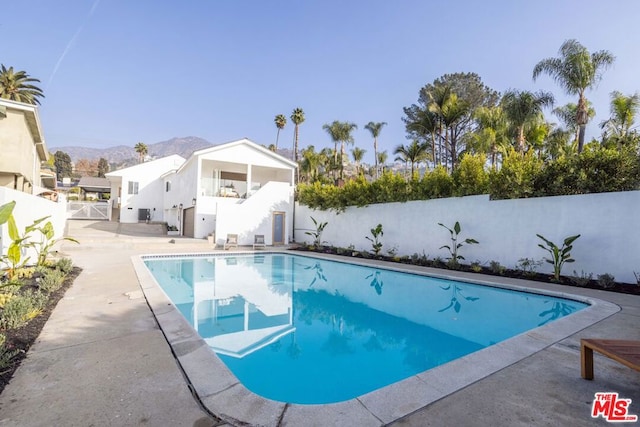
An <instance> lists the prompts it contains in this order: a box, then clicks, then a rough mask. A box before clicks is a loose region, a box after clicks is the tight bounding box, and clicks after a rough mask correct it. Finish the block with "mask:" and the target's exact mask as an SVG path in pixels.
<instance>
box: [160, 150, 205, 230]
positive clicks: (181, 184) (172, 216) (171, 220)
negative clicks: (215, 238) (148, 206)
mask: <svg viewBox="0 0 640 427" xmlns="http://www.w3.org/2000/svg"><path fill="white" fill-rule="evenodd" d="M198 163H199V162H198V161H197V159H190V160H189V162H188V163H185V164H184V166H183V168H181V169H180V171H179V173H172V174H169V175H167V176H165V177H164V180H163V181H164V183H165V184H164V185H165V187H163V188H162V192H163V193H162V194H164V208H165V215H166V218H165V221H166V222H167V223H168V224H169V225H175V226H177V227H178V230H180V233H181V234H182V212H180V210H179V209H175V208H173V206H180V204H182V206H183V207H184V208H189V207H191V206H192V205H193V199H194V198H195V199H196V203H197V202H198V199H197V195H198ZM167 181H170V182H171V188H170V191H165V190H166V182H167ZM195 221H196V227H197V225H198V206H197V205H196V219H195ZM205 236H206V234H205ZM199 237H202V236H199Z"/></svg>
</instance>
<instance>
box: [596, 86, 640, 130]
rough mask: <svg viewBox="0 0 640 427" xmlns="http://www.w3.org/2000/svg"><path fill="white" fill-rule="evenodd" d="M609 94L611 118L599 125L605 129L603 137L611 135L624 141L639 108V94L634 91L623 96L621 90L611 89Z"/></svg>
mask: <svg viewBox="0 0 640 427" xmlns="http://www.w3.org/2000/svg"><path fill="white" fill-rule="evenodd" d="M610 96H611V118H610V119H609V120H605V121H604V122H602V123H601V124H600V127H601V128H603V129H605V135H604V137H603V139H606V138H607V137H608V136H609V135H611V136H613V137H615V138H616V139H618V140H619V141H624V140H625V139H626V138H627V137H628V136H629V133H630V132H631V128H632V126H633V125H634V123H635V118H636V115H637V114H638V110H639V109H640V95H638V94H637V93H634V94H633V95H629V96H625V95H623V94H622V93H621V92H618V91H613V92H611V95H610Z"/></svg>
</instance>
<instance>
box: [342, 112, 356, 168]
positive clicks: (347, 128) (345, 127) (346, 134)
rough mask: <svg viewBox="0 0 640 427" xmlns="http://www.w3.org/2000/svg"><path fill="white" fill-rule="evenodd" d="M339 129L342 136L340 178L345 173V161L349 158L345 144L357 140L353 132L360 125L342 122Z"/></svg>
mask: <svg viewBox="0 0 640 427" xmlns="http://www.w3.org/2000/svg"><path fill="white" fill-rule="evenodd" d="M338 129H339V132H338V135H339V137H340V138H339V141H340V164H341V165H340V178H342V177H343V176H342V175H343V173H344V163H345V161H348V160H349V159H348V158H347V156H346V152H345V145H346V144H353V143H354V142H355V141H354V139H353V135H352V133H353V131H354V130H356V129H358V125H357V124H355V123H350V122H340V125H339V127H338Z"/></svg>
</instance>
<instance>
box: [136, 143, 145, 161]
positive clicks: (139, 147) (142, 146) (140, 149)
mask: <svg viewBox="0 0 640 427" xmlns="http://www.w3.org/2000/svg"><path fill="white" fill-rule="evenodd" d="M134 149H135V150H136V153H138V156H139V157H140V163H142V162H144V156H146V155H147V153H148V152H149V148H147V144H145V143H144V142H138V143H137V144H136V145H135V147H134Z"/></svg>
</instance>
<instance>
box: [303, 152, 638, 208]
mask: <svg viewBox="0 0 640 427" xmlns="http://www.w3.org/2000/svg"><path fill="white" fill-rule="evenodd" d="M639 189H640V156H638V153H637V152H636V151H635V150H634V149H633V148H622V149H620V150H618V149H612V148H602V147H600V146H587V147H585V151H583V152H582V153H581V154H580V155H579V156H572V157H564V158H561V159H558V160H556V161H553V162H548V163H545V162H544V161H543V160H541V159H540V158H538V157H537V155H536V154H535V153H534V152H533V151H529V152H528V153H526V154H524V155H522V154H520V153H518V152H516V151H515V150H510V151H509V152H507V153H506V154H505V155H504V158H503V161H502V166H501V168H500V170H498V171H489V172H488V171H487V170H486V158H485V156H484V155H464V156H463V157H462V158H461V160H460V164H459V165H458V167H457V168H456V170H455V171H454V173H453V174H452V175H449V173H448V172H447V171H446V169H445V168H444V167H442V166H438V167H436V168H435V169H434V170H433V171H430V172H427V173H425V174H424V176H423V177H422V178H419V177H418V174H417V173H416V174H414V176H413V177H412V178H411V179H409V180H407V179H406V178H405V177H404V176H402V175H401V174H394V173H393V172H385V173H384V174H383V175H382V176H381V177H380V178H379V179H378V180H376V181H373V182H368V181H366V180H365V179H364V178H362V177H359V178H357V179H354V180H351V181H348V182H346V183H345V184H344V186H342V187H337V186H335V185H330V184H321V183H318V182H316V183H313V184H300V185H299V186H298V194H297V196H298V201H299V202H300V204H302V205H306V206H309V207H310V208H313V209H320V210H330V209H332V210H336V211H338V212H341V211H344V210H345V209H346V208H347V207H348V206H359V207H362V206H367V205H370V204H374V203H391V202H406V201H409V200H427V199H437V198H442V197H452V196H468V195H474V194H487V193H488V194H490V196H491V198H492V199H513V198H526V197H543V196H557V195H569V194H586V193H602V192H611V191H630V190H639Z"/></svg>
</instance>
